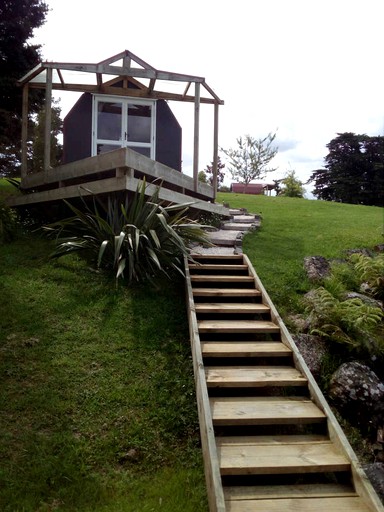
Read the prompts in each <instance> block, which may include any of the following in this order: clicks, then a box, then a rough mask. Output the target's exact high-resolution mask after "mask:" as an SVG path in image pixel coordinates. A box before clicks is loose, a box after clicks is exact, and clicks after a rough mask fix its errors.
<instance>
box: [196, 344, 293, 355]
mask: <svg viewBox="0 0 384 512" xmlns="http://www.w3.org/2000/svg"><path fill="white" fill-rule="evenodd" d="M201 350H202V353H203V356H204V357H288V356H290V355H291V354H292V350H291V349H290V348H288V347H286V346H285V345H284V343H281V342H275V341H202V342H201Z"/></svg>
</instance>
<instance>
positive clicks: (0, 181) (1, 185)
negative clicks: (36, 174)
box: [0, 178, 19, 200]
mask: <svg viewBox="0 0 384 512" xmlns="http://www.w3.org/2000/svg"><path fill="white" fill-rule="evenodd" d="M15 194H19V192H18V190H17V189H16V187H14V186H13V185H12V184H11V183H9V181H8V180H6V179H5V178H0V200H1V199H6V198H7V197H8V196H10V195H15Z"/></svg>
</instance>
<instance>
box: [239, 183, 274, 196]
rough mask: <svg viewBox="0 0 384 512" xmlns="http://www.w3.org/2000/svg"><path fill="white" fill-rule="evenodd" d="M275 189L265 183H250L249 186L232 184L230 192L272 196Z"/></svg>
mask: <svg viewBox="0 0 384 512" xmlns="http://www.w3.org/2000/svg"><path fill="white" fill-rule="evenodd" d="M274 188H275V186H274V185H271V184H265V183H248V185H245V184H244V183H231V187H230V191H231V192H234V193H235V194H254V195H261V194H267V195H268V194H269V195H270V193H271V191H272V190H273V189H274Z"/></svg>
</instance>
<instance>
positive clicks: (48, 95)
mask: <svg viewBox="0 0 384 512" xmlns="http://www.w3.org/2000/svg"><path fill="white" fill-rule="evenodd" d="M51 119H52V69H51V68H47V82H46V89H45V132H44V171H45V172H46V171H48V170H49V169H50V166H51Z"/></svg>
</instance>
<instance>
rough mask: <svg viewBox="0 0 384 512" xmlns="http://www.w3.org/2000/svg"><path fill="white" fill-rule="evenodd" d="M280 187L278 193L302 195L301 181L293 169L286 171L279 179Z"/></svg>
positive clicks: (289, 195)
mask: <svg viewBox="0 0 384 512" xmlns="http://www.w3.org/2000/svg"><path fill="white" fill-rule="evenodd" d="M281 184H282V189H281V190H280V191H279V195H281V196H286V197H303V196H304V192H305V190H304V187H303V183H302V182H301V181H300V180H299V179H298V178H297V177H296V172H295V171H288V172H287V174H286V175H285V178H283V179H282V180H281Z"/></svg>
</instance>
